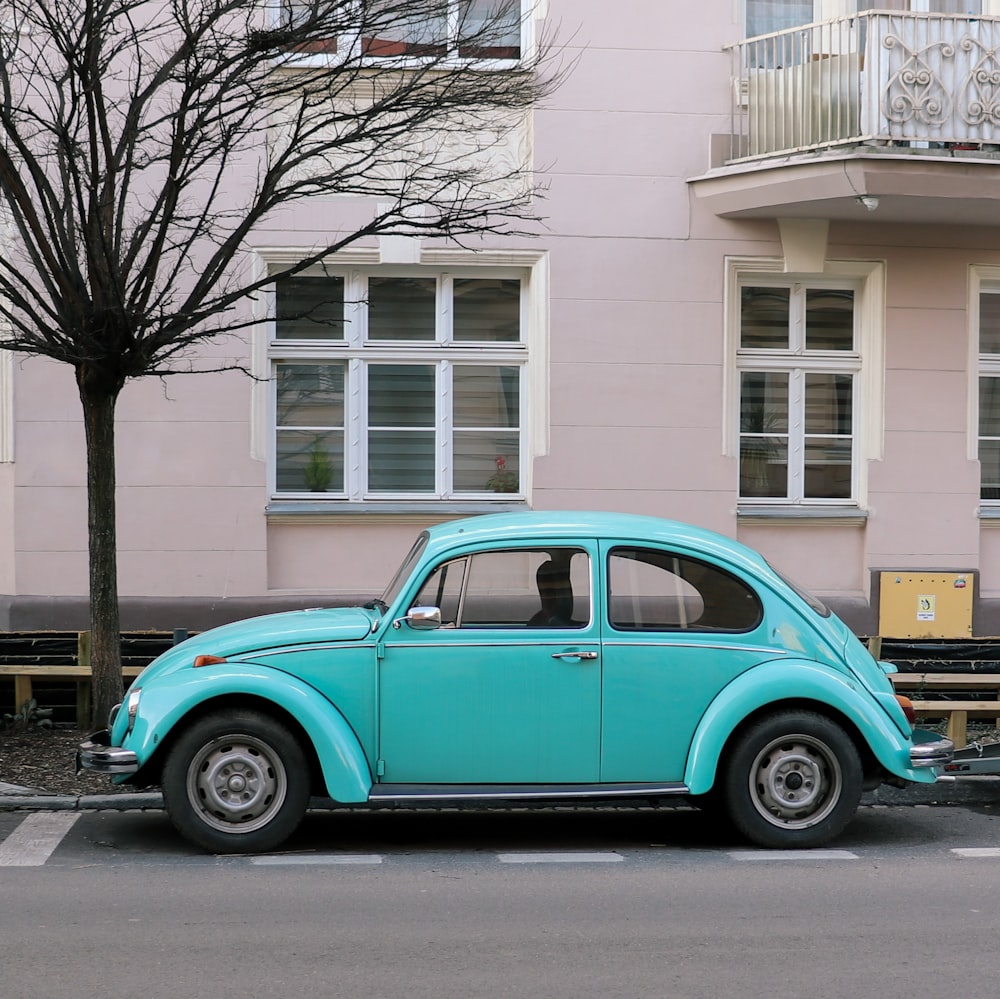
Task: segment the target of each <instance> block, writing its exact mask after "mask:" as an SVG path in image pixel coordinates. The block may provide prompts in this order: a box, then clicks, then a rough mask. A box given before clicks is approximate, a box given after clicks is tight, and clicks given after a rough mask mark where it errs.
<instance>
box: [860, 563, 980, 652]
mask: <svg viewBox="0 0 1000 999" xmlns="http://www.w3.org/2000/svg"><path fill="white" fill-rule="evenodd" d="M974 581H975V575H974V574H973V573H971V572H934V571H929V572H912V571H906V572H880V573H879V607H878V633H879V634H880V635H882V636H883V637H884V638H971V637H972V595H973V589H974V586H973V583H974Z"/></svg>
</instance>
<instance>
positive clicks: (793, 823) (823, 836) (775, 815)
mask: <svg viewBox="0 0 1000 999" xmlns="http://www.w3.org/2000/svg"><path fill="white" fill-rule="evenodd" d="M861 785H862V767H861V760H860V757H859V756H858V751H857V749H856V747H855V745H854V743H853V741H852V740H851V738H850V736H848V734H847V733H846V732H845V731H844V730H843V729H842V728H841V727H840V726H839V725H838V724H836V722H833V721H831V720H830V719H829V718H826V717H824V716H823V715H819V714H816V713H814V712H811V711H786V712H781V713H778V714H774V715H770V716H768V717H767V718H764V719H762V720H761V721H760V722H758V723H757V724H755V725H754V726H753V727H751V728H750V729H749V730H748V731H746V732H745V733H744V734H743V735H742V737H741V738H740V739H739V741H738V743H737V744H736V746H735V748H734V750H733V753H732V755H731V756H730V758H729V764H728V767H727V770H726V774H725V794H726V801H727V804H728V807H729V814H730V818H731V819H732V821H733V824H734V825H735V826H736V828H737V829H739V831H740V832H741V833H743V835H744V836H746V837H747V838H748V839H749V840H751V841H752V842H753V843H756V844H757V845H759V846H766V847H777V848H804V847H815V846H820V845H822V844H823V843H827V842H829V841H830V840H831V839H833V838H834V837H835V836H837V835H839V834H840V833H841V832H842V831H843V830H844V828H845V827H846V826H847V824H848V823H849V822H850V821H851V819H852V818H853V817H854V814H855V812H856V811H857V807H858V802H859V801H860V799H861Z"/></svg>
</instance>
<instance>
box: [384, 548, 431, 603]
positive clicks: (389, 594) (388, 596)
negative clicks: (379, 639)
mask: <svg viewBox="0 0 1000 999" xmlns="http://www.w3.org/2000/svg"><path fill="white" fill-rule="evenodd" d="M426 547H427V532H426V531H425V532H424V533H422V534H421V535H420V536H419V537H418V538H417V540H416V541H414V542H413V547H412V548H411V549H410V551H409V553H408V554H407V556H406V558H404V559H403V564H402V565H401V566H400V567H399V568H398V569H397V570H396V575H395V576H393V577H392V581H391V582H390V583H389V585H388V586H387V587H386V588H385V590H384V592H383V593H382V597H381V600H382V603H383V604H384V605H385V607H386V609H388V608H389V607H391V606H392V605H393V602H394V601H395V599H396V597H398V596H399V591H400V590H401V589H402V588H403V584H404V583H405V582H406V581H407V580H408V579H409V578H410V573H411V572H412V570H413V567H414V565H416V563H417V559H419V558H420V556H421V554H422V553H423V550H424V548H426ZM383 613H384V612H383Z"/></svg>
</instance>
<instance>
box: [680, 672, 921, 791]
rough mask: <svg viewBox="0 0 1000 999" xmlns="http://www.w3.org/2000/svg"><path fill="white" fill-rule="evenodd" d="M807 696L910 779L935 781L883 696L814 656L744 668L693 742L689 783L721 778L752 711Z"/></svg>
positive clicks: (693, 786) (705, 784)
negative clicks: (917, 761) (729, 748)
mask: <svg viewBox="0 0 1000 999" xmlns="http://www.w3.org/2000/svg"><path fill="white" fill-rule="evenodd" d="M790 701H794V702H795V703H796V704H797V705H799V706H804V707H805V708H806V709H808V703H807V702H810V701H812V702H815V703H816V705H817V707H818V708H821V709H823V710H824V711H826V710H827V709H832V711H834V712H836V713H838V714H840V715H842V716H843V717H844V718H845V719H846V720H847V721H848V722H850V723H851V725H853V726H854V728H855V729H857V731H858V732H859V733H860V735H861V738H862V739H864V741H865V742H866V743H867V744H868V746H869V748H870V749H871V751H872V753H873V754H874V756H875V758H876V759H877V760H878V762H879V763H880V764H881V765H882V766H883V767H884V768H885V769H886V770H887V771H889V773H891V774H894V775H895V776H897V777H902V778H903V779H904V780H909V781H916V782H920V783H931V782H933V781H934V780H935V779H936V775H935V774H934V772H933V770H927V769H919V770H914V769H913V768H912V767H910V765H909V763H910V746H911V742H910V740H909V739H907V738H906V737H905V736H904V735H903V734H902V733H901V732H900V731H899V729H898V728H897V727H896V725H895V724H894V723H893V721H892V719H891V718H890V717H889V716H888V714H887V713H886V711H885V709H884V708H883V707H882V706H881V705H880V704H879V703H878V701H877V699H875V698H873V697H872V694H871V693H870V692H869V691H868V690H866V689H865V688H864V687H863V686H861V684H860V683H858V681H857V680H856V679H854V678H853V677H851V676H849V675H847V674H845V673H841V672H840V671H838V670H835V669H832V668H831V667H828V666H824V665H822V664H821V663H816V662H811V661H808V660H780V661H779V660H775V661H772V662H768V663H763V664H761V665H760V666H756V667H754V669H752V670H749V671H748V672H746V673H741V674H740V675H739V676H738V677H736V678H735V679H734V680H733V681H732V683H730V684H728V685H727V686H726V687H725V688H724V689H723V690H721V691H720V692H719V694H718V695H717V696H716V697H715V699H714V700H713V701H712V703H711V704H710V705H709V706H708V709H707V710H706V712H705V714H704V715H703V716H702V719H701V721H700V722H699V724H698V728H697V729H696V731H695V734H694V738H693V740H692V742H691V749H690V752H689V753H688V759H687V767H686V769H685V772H684V783H685V784H686V785H687V786H688V788H689V789H690V791H691V793H692V794H704V793H706V792H707V791H709V790H710V789H711V787H712V785H713V784H714V783H715V775H716V770H717V769H718V765H719V760H720V758H721V756H722V753H723V752H724V750H725V747H726V743H727V742H728V740H729V737H730V736H731V735H732V733H733V732H734V731H735V730H736V729H737V728H738V727H739V726H740V724H741V723H742V722H743V721H744V720H745V719H746V718H748V717H749V716H751V715H753V714H755V713H756V712H758V711H761V710H762V709H766V708H767V707H768V706H769V705H773V706H774V707H775V709H776V710H781V709H782V706H783V705H784V704H787V703H788V702H790Z"/></svg>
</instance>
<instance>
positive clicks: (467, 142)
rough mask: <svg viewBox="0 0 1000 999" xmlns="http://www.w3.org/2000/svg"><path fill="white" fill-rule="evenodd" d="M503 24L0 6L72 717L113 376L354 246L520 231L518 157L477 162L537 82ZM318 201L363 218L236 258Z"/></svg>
mask: <svg viewBox="0 0 1000 999" xmlns="http://www.w3.org/2000/svg"><path fill="white" fill-rule="evenodd" d="M524 16H530V12H528V13H524V12H522V4H521V3H520V0H485V2H483V0H280V2H274V0H271V2H269V3H265V2H262V0H261V2H255V0H4V5H3V10H2V11H0V348H7V349H10V350H13V351H18V352H21V353H23V354H29V355H41V356H44V357H47V358H51V359H53V360H55V361H61V362H63V363H66V364H70V365H72V366H73V369H74V371H75V374H76V383H77V386H78V389H79V395H80V400H81V402H82V405H83V418H84V425H85V428H86V447H87V489H88V510H89V513H88V537H89V565H90V603H91V611H90V613H91V629H92V633H93V653H92V656H93V679H94V699H93V704H94V712H95V717H97V718H103V717H106V714H107V712H108V711H109V709H110V707H111V706H112V704H114V703H115V702H117V701H118V700H120V699H121V696H122V681H121V660H120V635H119V627H120V626H119V614H118V584H117V563H116V516H115V458H114V452H115V443H114V432H115V407H116V402H117V399H118V396H119V393H120V392H121V390H122V388H123V386H124V385H125V384H126V383H127V382H128V381H129V380H131V379H135V378H141V377H144V376H148V375H157V376H163V375H169V374H176V373H179V372H180V371H191V370H195V369H197V368H198V364H197V361H196V359H195V357H194V354H193V349H194V348H195V347H197V345H198V344H199V343H200V342H201V341H204V340H206V339H207V338H210V337H214V336H218V335H219V334H222V333H232V332H235V331H238V330H240V329H241V328H244V327H246V326H248V325H249V323H250V320H249V319H248V318H247V317H248V315H249V310H247V309H245V308H244V309H241V308H239V307H238V306H240V305H241V304H245V300H247V299H248V298H252V297H253V296H254V295H255V294H256V293H257V292H259V291H261V290H262V289H263V288H264V286H265V285H266V284H268V283H270V282H272V281H275V280H276V279H280V278H282V277H287V276H290V275H292V274H295V273H297V272H299V271H301V270H303V269H305V268H306V267H309V266H310V265H312V264H315V263H316V262H317V261H320V260H322V259H323V258H325V257H328V256H329V255H330V254H332V253H335V252H336V251H337V250H340V249H342V248H344V247H346V246H348V245H350V244H352V243H355V242H357V241H358V240H361V239H363V238H366V237H372V236H375V235H380V234H404V235H420V234H424V235H430V236H444V237H450V238H453V239H458V240H461V239H462V237H467V236H472V235H475V234H486V233H510V232H513V231H518V228H519V227H523V226H524V224H525V223H526V222H527V221H528V220H531V219H533V217H534V208H533V196H534V192H533V190H532V186H531V183H530V178H529V177H528V176H527V175H526V172H525V171H526V166H525V164H524V163H522V162H519V161H518V160H517V158H516V157H509V158H508V162H506V163H504V162H503V157H499V158H498V157H497V156H491V155H486V153H487V152H488V150H489V148H490V147H491V146H494V145H498V144H501V143H503V142H504V141H505V140H506V139H507V138H508V137H509V136H510V135H512V134H514V133H515V132H516V130H517V129H518V128H520V127H522V122H523V119H524V116H525V114H526V112H527V111H528V110H529V109H530V108H531V107H532V106H534V105H535V104H536V103H537V102H538V100H539V99H540V98H541V97H542V96H543V95H544V94H545V93H546V92H548V90H550V89H551V87H552V86H553V85H554V79H555V75H556V74H554V73H551V72H548V71H546V72H543V71H542V69H543V64H544V65H545V66H547V65H548V60H547V58H546V56H545V54H544V52H543V47H542V46H540V45H537V44H536V45H535V46H532V47H531V49H530V50H529V51H522V48H521V30H520V25H521V19H522V17H524ZM237 169H238V170H239V171H241V173H242V176H243V178H244V179H245V180H246V182H245V183H243V184H241V185H233V184H232V183H227V178H229V177H231V176H232V171H234V170H237ZM328 194H338V195H354V196H358V197H363V198H366V199H368V201H366V204H370V205H371V206H372V207H371V213H370V216H366V221H365V222H364V224H363V225H361V226H360V227H356V228H353V229H351V230H350V231H346V232H339V233H337V234H336V235H335V236H333V237H331V236H328V235H327V234H326V233H316V234H315V237H314V238H315V240H316V245H315V246H313V247H311V248H310V251H309V252H308V253H306V254H304V255H303V256H302V257H301V258H300V259H298V260H297V261H295V262H294V263H292V264H289V265H288V266H283V267H281V268H274V269H272V270H271V272H270V273H269V274H267V275H260V274H247V273H246V272H245V271H246V269H245V268H242V267H241V266H239V264H240V257H241V254H242V253H243V251H244V250H245V249H246V247H247V240H248V237H249V236H250V235H251V234H252V233H253V232H254V231H255V230H256V229H258V228H260V227H261V226H262V224H264V223H266V222H267V221H268V220H269V219H271V218H272V217H273V216H274V213H275V212H276V211H277V210H279V209H282V208H284V207H286V206H288V205H291V204H293V203H296V202H300V201H302V200H304V199H308V198H311V197H315V196H316V195H328ZM204 368H205V366H204V365H203V366H202V369H203V370H204Z"/></svg>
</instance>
